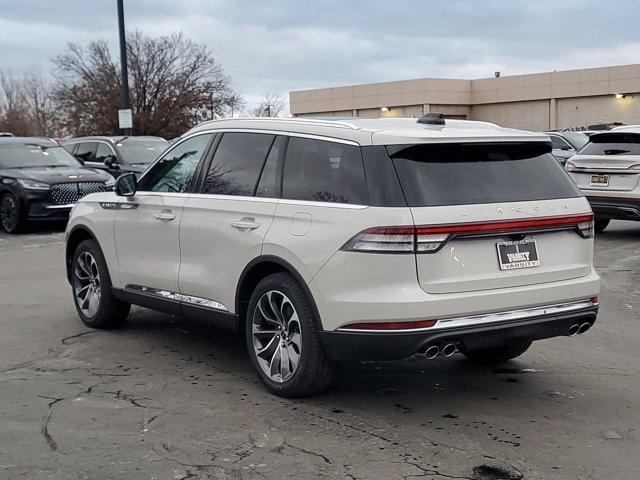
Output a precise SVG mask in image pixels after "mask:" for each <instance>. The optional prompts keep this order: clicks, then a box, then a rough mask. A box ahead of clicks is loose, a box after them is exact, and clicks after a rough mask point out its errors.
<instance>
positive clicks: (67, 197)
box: [51, 182, 107, 205]
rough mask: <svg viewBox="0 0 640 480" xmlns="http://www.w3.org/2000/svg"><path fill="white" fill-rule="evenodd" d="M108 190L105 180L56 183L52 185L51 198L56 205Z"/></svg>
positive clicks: (73, 201)
mask: <svg viewBox="0 0 640 480" xmlns="http://www.w3.org/2000/svg"><path fill="white" fill-rule="evenodd" d="M106 190H107V188H106V186H105V184H104V182H75V183H56V184H55V185H51V199H52V200H53V203H54V204H56V205H69V204H72V203H76V202H77V201H78V200H80V199H81V198H82V197H84V196H85V195H89V194H90V193H97V192H104V191H106Z"/></svg>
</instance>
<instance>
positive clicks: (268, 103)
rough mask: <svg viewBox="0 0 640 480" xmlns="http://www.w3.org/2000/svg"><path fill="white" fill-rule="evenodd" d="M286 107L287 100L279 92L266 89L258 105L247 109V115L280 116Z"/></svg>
mask: <svg viewBox="0 0 640 480" xmlns="http://www.w3.org/2000/svg"><path fill="white" fill-rule="evenodd" d="M286 107H287V102H286V100H285V99H284V97H283V96H282V95H281V94H280V93H277V92H271V91H269V90H267V91H266V92H265V93H264V97H263V99H262V101H261V102H260V105H258V106H256V107H255V108H253V109H252V110H251V111H249V115H252V116H254V117H282V116H284V113H285V111H286Z"/></svg>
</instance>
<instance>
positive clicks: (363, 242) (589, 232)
mask: <svg viewBox="0 0 640 480" xmlns="http://www.w3.org/2000/svg"><path fill="white" fill-rule="evenodd" d="M558 229H560V230H576V231H577V232H578V233H579V234H580V236H582V237H584V238H591V237H592V236H593V214H592V213H588V214H584V215H572V216H566V217H560V216H558V217H542V218H525V219H520V220H500V221H493V222H477V223H456V224H445V225H421V226H417V227H407V226H400V227H374V228H368V229H366V230H363V231H362V232H360V233H358V234H356V235H355V236H354V237H353V238H351V240H349V241H348V242H347V243H345V244H344V245H343V247H342V250H346V251H351V252H369V253H433V252H436V251H438V250H439V249H440V248H441V247H442V246H443V245H444V244H445V243H446V242H447V241H448V240H449V239H451V238H452V237H455V236H475V235H499V234H509V233H516V232H534V231H544V230H558Z"/></svg>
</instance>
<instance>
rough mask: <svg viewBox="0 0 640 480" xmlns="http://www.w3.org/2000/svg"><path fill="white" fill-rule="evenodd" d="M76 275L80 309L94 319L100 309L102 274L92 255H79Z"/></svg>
mask: <svg viewBox="0 0 640 480" xmlns="http://www.w3.org/2000/svg"><path fill="white" fill-rule="evenodd" d="M74 275H75V281H74V289H75V294H76V300H77V302H78V307H79V308H80V310H81V311H82V313H83V314H84V315H85V316H87V317H89V318H93V317H94V316H95V315H96V314H97V313H98V309H99V308H100V272H99V271H98V264H97V263H96V260H95V258H93V255H91V253H89V252H82V253H80V255H78V259H77V261H76V265H75V268H74Z"/></svg>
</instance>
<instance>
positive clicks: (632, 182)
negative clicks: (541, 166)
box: [566, 132, 640, 192]
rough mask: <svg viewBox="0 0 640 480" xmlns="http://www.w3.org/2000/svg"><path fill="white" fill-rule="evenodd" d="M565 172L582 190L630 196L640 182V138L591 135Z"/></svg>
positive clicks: (610, 134) (631, 134)
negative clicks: (620, 193)
mask: <svg viewBox="0 0 640 480" xmlns="http://www.w3.org/2000/svg"><path fill="white" fill-rule="evenodd" d="M566 169H567V171H568V172H570V175H571V178H573V180H574V181H575V182H576V184H577V185H578V187H579V188H580V189H583V190H603V191H612V192H615V191H617V192H629V191H631V190H634V189H635V188H637V186H638V181H639V180H640V134H638V133H629V132H606V133H598V134H595V135H592V136H591V138H590V139H589V143H587V144H586V145H585V146H584V147H583V148H582V149H581V150H580V152H578V154H577V155H574V156H573V157H571V158H570V159H569V161H568V162H567V165H566Z"/></svg>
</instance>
